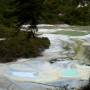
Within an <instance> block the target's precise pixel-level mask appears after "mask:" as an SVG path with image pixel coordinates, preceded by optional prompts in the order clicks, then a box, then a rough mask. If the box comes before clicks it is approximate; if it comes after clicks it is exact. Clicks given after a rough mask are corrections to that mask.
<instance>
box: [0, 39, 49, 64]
mask: <svg viewBox="0 0 90 90" xmlns="http://www.w3.org/2000/svg"><path fill="white" fill-rule="evenodd" d="M49 45H50V41H49V40H48V39H47V38H31V39H29V40H27V39H25V38H20V37H19V38H18V37H13V38H9V39H7V40H5V41H0V62H10V61H13V60H16V59H17V58H29V57H36V56H39V55H41V52H42V51H43V50H44V49H46V48H49Z"/></svg>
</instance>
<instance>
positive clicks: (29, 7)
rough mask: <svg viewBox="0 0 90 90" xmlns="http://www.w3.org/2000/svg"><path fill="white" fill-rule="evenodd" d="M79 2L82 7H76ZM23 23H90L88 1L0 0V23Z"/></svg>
mask: <svg viewBox="0 0 90 90" xmlns="http://www.w3.org/2000/svg"><path fill="white" fill-rule="evenodd" d="M85 3H86V4H87V6H85V5H86V4H85ZM79 4H80V5H82V6H83V7H79V8H77V6H78V5H79ZM24 23H30V24H32V25H33V24H35V25H37V24H38V23H54V24H56V23H67V24H77V25H90V1H89V0H27V1H25V0H0V25H1V24H3V25H6V26H13V25H18V26H19V25H22V24H24Z"/></svg>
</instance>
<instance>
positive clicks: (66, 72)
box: [5, 24, 90, 90]
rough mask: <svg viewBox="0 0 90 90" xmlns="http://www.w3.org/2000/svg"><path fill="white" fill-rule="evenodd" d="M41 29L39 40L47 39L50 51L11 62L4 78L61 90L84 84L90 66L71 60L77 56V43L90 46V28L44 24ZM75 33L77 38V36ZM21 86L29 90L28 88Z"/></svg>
mask: <svg viewBox="0 0 90 90" xmlns="http://www.w3.org/2000/svg"><path fill="white" fill-rule="evenodd" d="M38 27H39V32H38V33H39V34H41V35H39V37H48V38H49V40H50V42H51V46H50V48H49V49H47V50H45V51H44V52H43V53H42V55H43V56H40V57H37V58H30V59H19V60H18V61H17V62H16V63H11V64H10V65H9V66H8V69H7V72H6V74H5V76H6V77H8V78H9V79H10V80H12V81H14V82H15V83H17V82H28V83H30V82H36V83H42V84H47V85H55V86H61V87H63V86H65V85H68V87H69V88H72V87H74V88H78V87H80V86H82V85H85V84H86V83H87V80H88V79H89V77H90V66H89V65H86V64H85V63H83V64H82V62H83V60H82V59H81V60H72V59H71V57H74V54H75V51H74V49H73V45H74V44H75V45H76V44H77V43H76V42H75V40H81V41H82V40H83V42H85V43H88V44H90V35H89V33H90V31H89V29H90V27H89V26H87V27H84V26H82V27H75V26H69V25H44V24H43V25H38ZM62 31H63V32H62ZM67 32H68V33H67ZM72 32H73V33H72ZM74 32H75V34H78V36H75V34H74ZM87 34H88V35H87ZM81 35H82V36H81ZM67 46H69V49H68V48H67ZM22 87H23V88H24V89H25V90H26V87H27V85H26V86H25V85H24V86H23V85H22ZM28 87H29V85H28ZM29 89H30V88H29ZM29 89H28V90H29ZM34 90H36V89H34ZM39 90H40V89H39ZM41 90H42V89H41Z"/></svg>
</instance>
